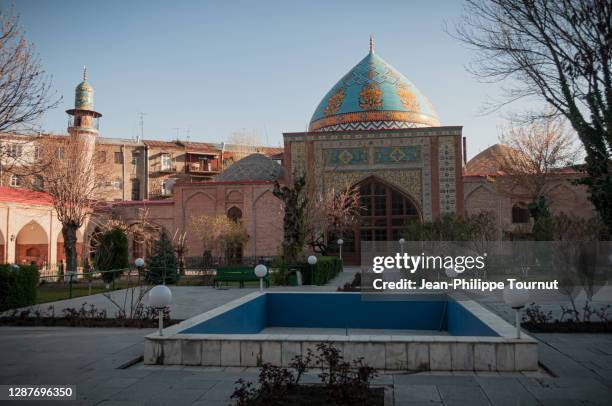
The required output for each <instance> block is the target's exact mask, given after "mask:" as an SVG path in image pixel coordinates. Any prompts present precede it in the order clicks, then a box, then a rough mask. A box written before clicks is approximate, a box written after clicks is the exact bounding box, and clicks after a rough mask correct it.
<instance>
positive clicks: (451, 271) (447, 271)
mask: <svg viewBox="0 0 612 406" xmlns="http://www.w3.org/2000/svg"><path fill="white" fill-rule="evenodd" d="M444 273H445V274H446V276H448V277H449V278H456V277H457V275H459V274H458V273H457V271H455V268H453V267H448V268H444Z"/></svg>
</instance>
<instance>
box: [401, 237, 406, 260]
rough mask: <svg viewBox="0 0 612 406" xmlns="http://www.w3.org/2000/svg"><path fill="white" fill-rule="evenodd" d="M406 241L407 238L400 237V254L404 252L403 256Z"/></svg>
mask: <svg viewBox="0 0 612 406" xmlns="http://www.w3.org/2000/svg"><path fill="white" fill-rule="evenodd" d="M405 243H406V240H404V239H403V238H400V239H399V244H400V254H402V256H404V244H405Z"/></svg>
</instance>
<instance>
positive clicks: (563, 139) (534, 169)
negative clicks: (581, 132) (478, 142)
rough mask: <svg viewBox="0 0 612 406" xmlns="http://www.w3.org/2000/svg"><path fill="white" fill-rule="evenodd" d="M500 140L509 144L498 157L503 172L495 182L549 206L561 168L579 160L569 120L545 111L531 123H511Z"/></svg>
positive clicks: (509, 192) (535, 203)
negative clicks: (552, 189)
mask: <svg viewBox="0 0 612 406" xmlns="http://www.w3.org/2000/svg"><path fill="white" fill-rule="evenodd" d="M500 141H501V143H502V145H504V146H505V147H506V148H504V153H503V154H501V155H499V156H497V157H496V160H497V162H496V163H497V167H498V171H499V172H500V174H501V175H502V176H497V177H494V178H492V179H491V180H492V184H493V186H494V187H496V189H498V190H499V191H500V192H502V193H504V194H507V195H510V196H513V197H521V198H524V199H527V200H528V201H529V202H530V204H531V206H532V207H536V206H538V205H539V204H540V202H544V205H545V207H547V206H548V203H547V198H546V192H547V190H548V188H549V187H550V185H551V182H552V181H553V180H556V179H558V174H559V169H562V168H566V167H568V166H571V165H573V164H575V163H576V160H577V157H578V155H579V150H578V148H577V147H576V143H575V139H574V136H573V132H571V131H568V130H567V129H566V128H565V120H564V119H562V118H560V117H553V116H550V115H543V117H542V118H540V119H534V120H533V121H532V122H531V123H529V124H528V125H524V126H515V127H511V128H510V129H508V130H507V131H505V132H504V133H503V134H502V136H501V137H500ZM545 207H544V208H545ZM534 217H535V216H534Z"/></svg>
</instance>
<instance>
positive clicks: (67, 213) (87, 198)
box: [16, 136, 110, 272]
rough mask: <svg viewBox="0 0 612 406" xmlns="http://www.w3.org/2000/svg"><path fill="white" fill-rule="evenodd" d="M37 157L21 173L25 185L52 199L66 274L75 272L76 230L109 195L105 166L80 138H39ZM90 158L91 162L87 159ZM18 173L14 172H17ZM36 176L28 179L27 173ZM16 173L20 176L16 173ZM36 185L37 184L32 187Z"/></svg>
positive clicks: (106, 165)
mask: <svg viewBox="0 0 612 406" xmlns="http://www.w3.org/2000/svg"><path fill="white" fill-rule="evenodd" d="M36 146H37V147H38V151H39V152H38V157H37V159H35V160H34V161H33V162H31V164H30V165H28V166H26V167H24V168H23V169H21V167H20V168H19V170H24V171H25V172H26V174H24V179H25V182H27V186H29V187H30V188H37V187H38V185H36V183H37V182H40V183H41V184H42V187H43V188H44V190H45V191H46V192H47V193H48V194H49V195H50V196H51V198H52V201H53V206H54V209H55V211H56V213H57V218H58V220H59V221H60V223H61V224H62V235H63V237H64V253H65V256H66V271H67V272H76V271H77V265H78V263H77V230H78V229H79V228H81V227H82V226H83V224H84V222H85V220H86V219H87V218H88V216H90V215H91V213H92V212H93V210H94V207H95V206H96V204H98V202H99V201H100V200H104V197H105V195H106V193H107V191H108V185H107V183H108V182H107V180H106V177H107V174H109V173H110V170H108V169H106V168H107V167H108V164H107V163H106V162H105V161H103V160H102V159H100V155H99V154H92V153H91V151H90V148H91V145H90V144H89V143H88V142H86V141H83V140H81V139H80V138H79V137H75V136H70V137H62V138H59V137H39V138H38V139H37V140H36ZM88 157H91V159H88ZM16 170H17V169H16ZM32 172H34V173H36V174H37V175H36V176H34V177H32V176H27V174H30V173H32ZM16 173H19V172H16ZM35 182H36V183H35Z"/></svg>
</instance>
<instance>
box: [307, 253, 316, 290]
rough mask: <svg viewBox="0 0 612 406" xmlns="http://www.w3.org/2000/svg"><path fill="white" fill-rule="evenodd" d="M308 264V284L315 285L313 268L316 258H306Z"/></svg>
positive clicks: (312, 256)
mask: <svg viewBox="0 0 612 406" xmlns="http://www.w3.org/2000/svg"><path fill="white" fill-rule="evenodd" d="M308 263H309V264H310V284H311V285H314V284H315V283H314V282H315V270H314V266H315V264H316V263H317V257H315V256H314V255H311V256H309V257H308Z"/></svg>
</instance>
